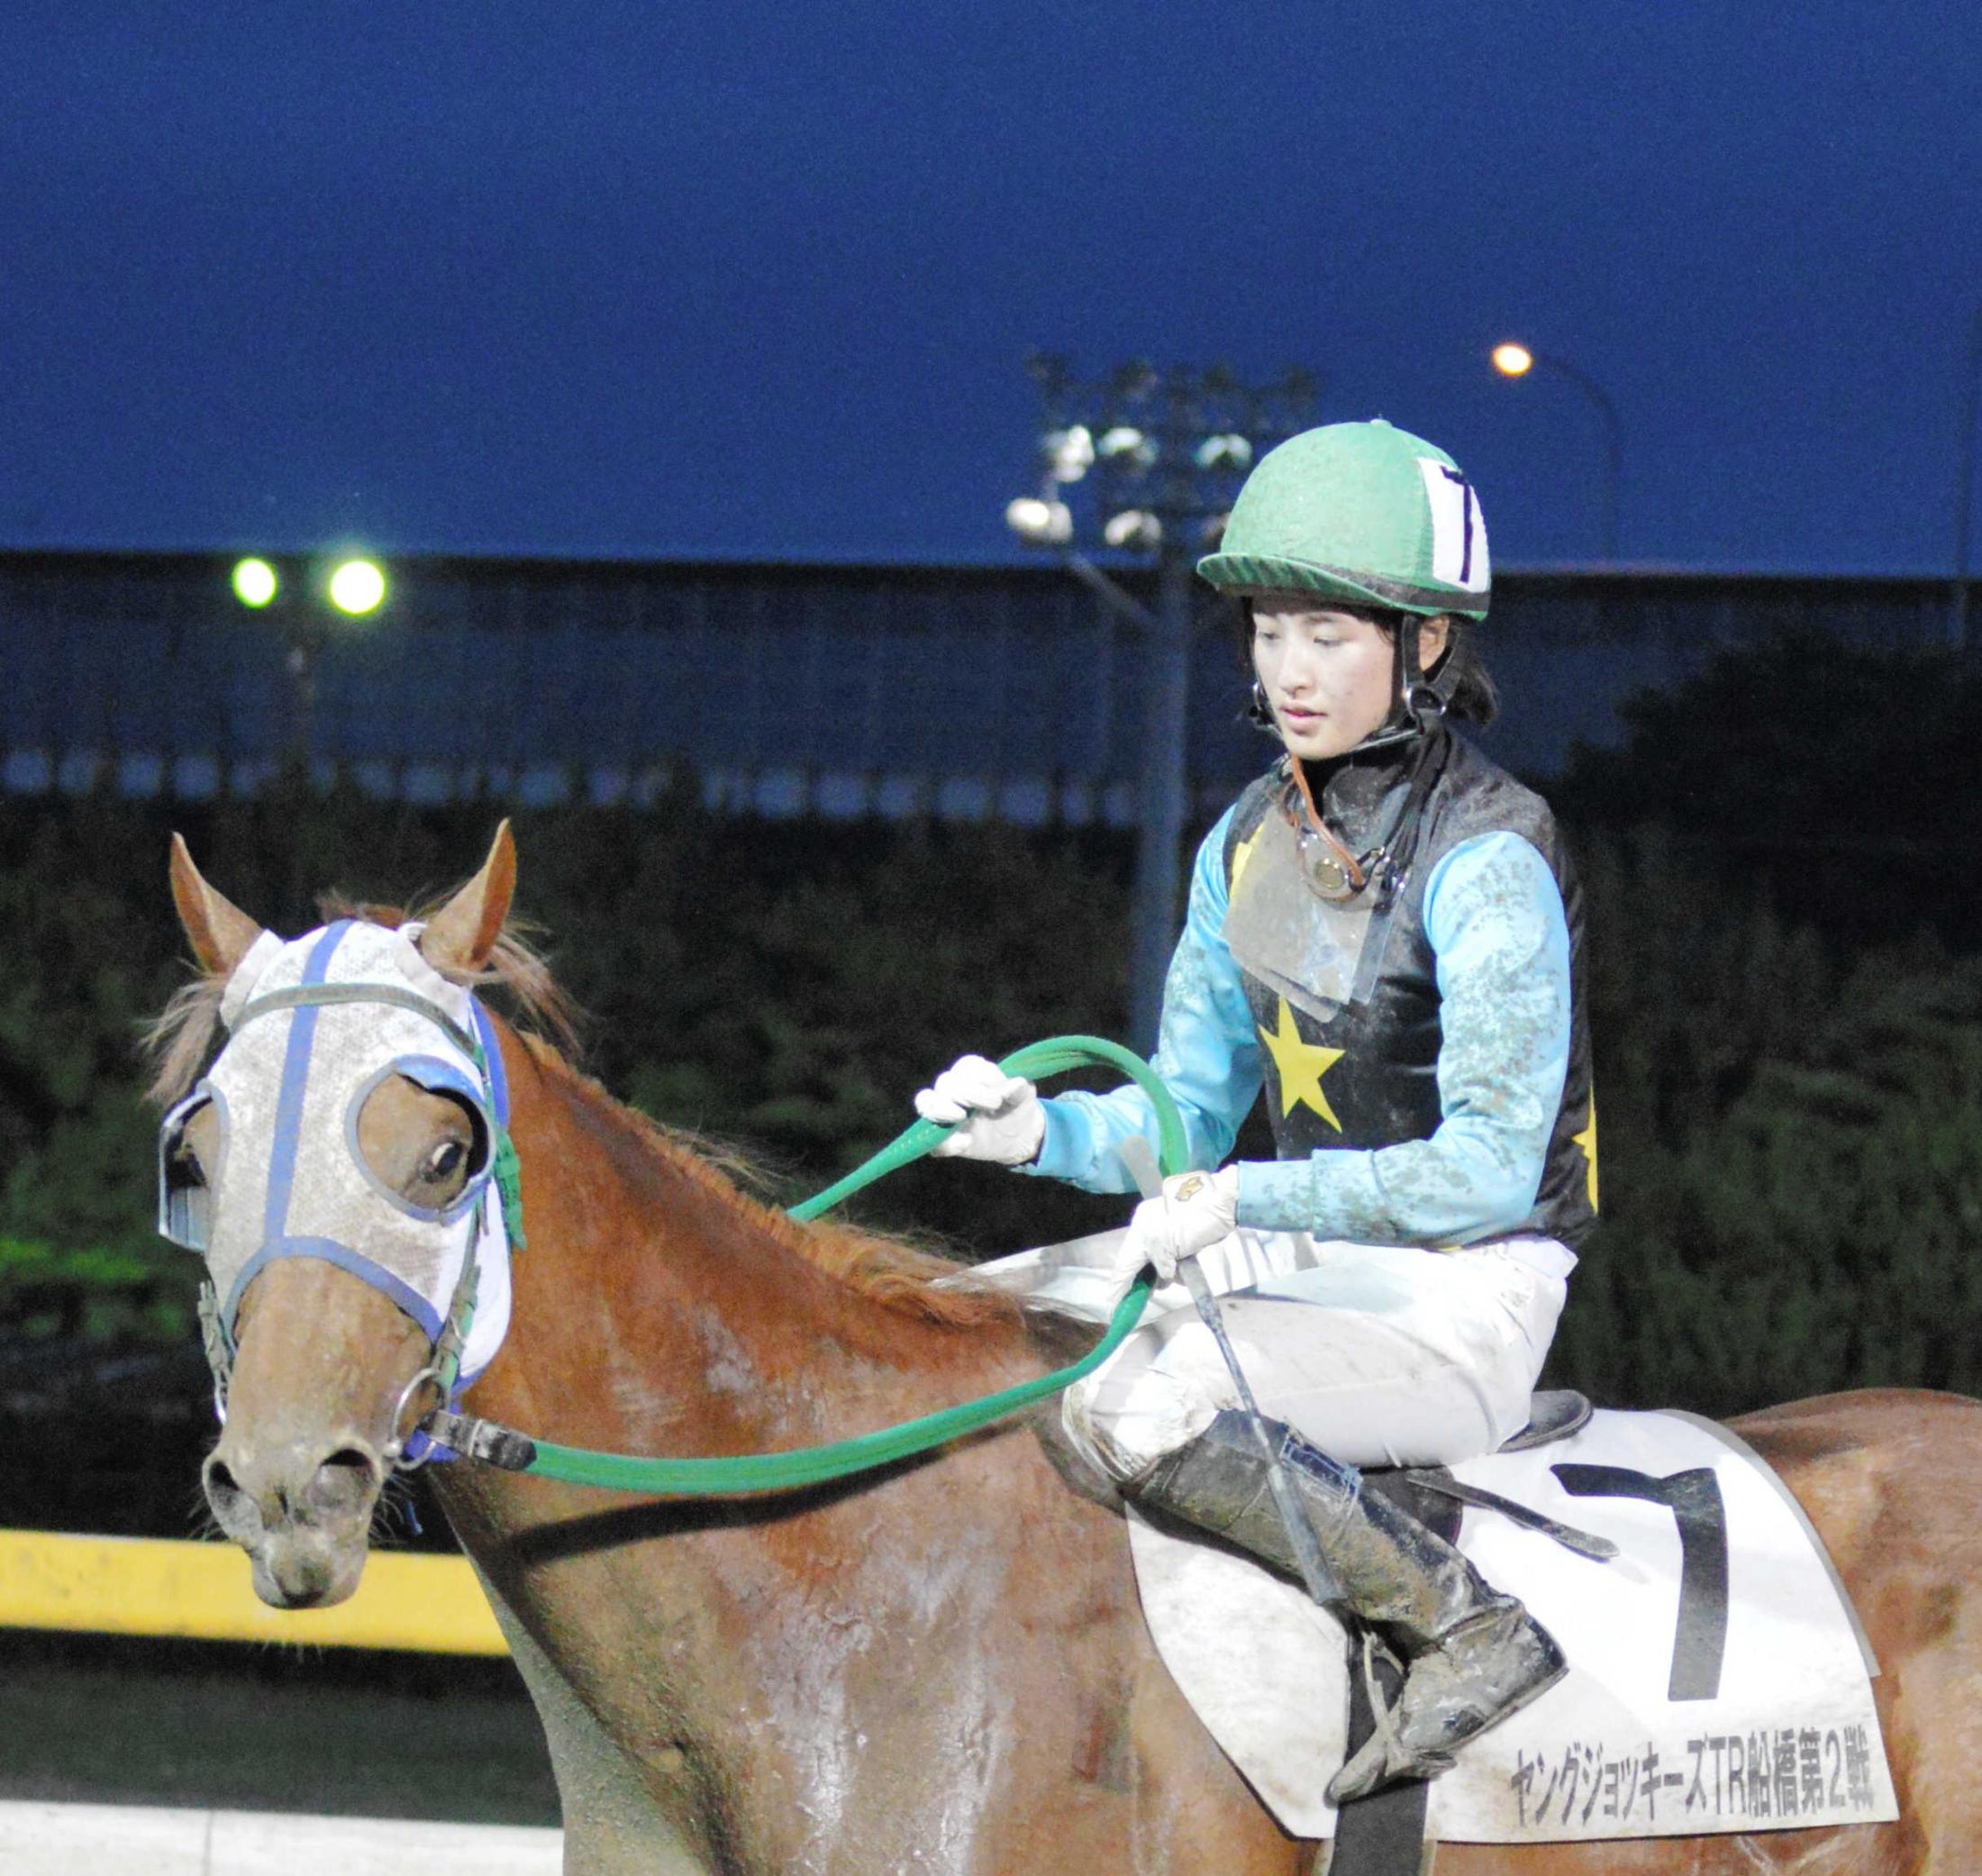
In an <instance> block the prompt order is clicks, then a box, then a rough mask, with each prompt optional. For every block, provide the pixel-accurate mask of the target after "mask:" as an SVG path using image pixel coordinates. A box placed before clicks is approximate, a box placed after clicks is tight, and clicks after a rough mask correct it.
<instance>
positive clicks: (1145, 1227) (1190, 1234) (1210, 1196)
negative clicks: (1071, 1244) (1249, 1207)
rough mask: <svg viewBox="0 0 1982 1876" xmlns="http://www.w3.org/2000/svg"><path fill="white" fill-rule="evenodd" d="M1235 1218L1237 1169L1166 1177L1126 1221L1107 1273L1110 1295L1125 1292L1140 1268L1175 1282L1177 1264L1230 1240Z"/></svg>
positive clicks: (1227, 1168) (1164, 1280) (1159, 1278)
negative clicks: (1109, 1280) (1112, 1288)
mask: <svg viewBox="0 0 1982 1876" xmlns="http://www.w3.org/2000/svg"><path fill="white" fill-rule="evenodd" d="M1238 1216H1239V1169H1238V1168H1237V1167H1236V1166H1227V1167H1225V1168H1224V1169H1223V1170H1222V1171H1218V1172H1180V1173H1178V1174H1177V1176H1176V1177H1175V1178H1173V1179H1165V1180H1164V1181H1163V1189H1162V1190H1161V1191H1160V1192H1159V1193H1158V1194H1157V1196H1156V1197H1155V1198H1145V1199H1144V1200H1143V1201H1142V1203H1141V1205H1139V1206H1137V1207H1136V1208H1135V1216H1133V1217H1132V1218H1131V1219H1130V1220H1129V1229H1128V1231H1127V1232H1126V1233H1125V1234H1124V1235H1123V1240H1122V1245H1121V1248H1120V1249H1119V1250H1118V1251H1116V1252H1115V1261H1114V1270H1112V1271H1111V1272H1110V1276H1111V1277H1112V1279H1113V1280H1114V1294H1115V1296H1116V1297H1117V1298H1121V1297H1123V1296H1126V1295H1127V1294H1128V1290H1129V1286H1130V1285H1131V1284H1132V1283H1133V1282H1134V1281H1135V1280H1136V1278H1137V1276H1138V1275H1139V1274H1140V1273H1141V1270H1142V1267H1143V1265H1145V1264H1148V1265H1150V1267H1151V1268H1152V1269H1154V1270H1155V1271H1156V1276H1157V1280H1158V1281H1159V1283H1171V1282H1174V1281H1175V1280H1176V1278H1177V1265H1178V1264H1180V1263H1182V1262H1183V1261H1184V1260H1185V1259H1186V1257H1196V1255H1197V1253H1198V1252H1200V1251H1208V1250H1209V1249H1210V1248H1211V1247H1212V1246H1213V1245H1214V1244H1215V1243H1218V1241H1219V1240H1220V1239H1221V1238H1225V1237H1229V1236H1231V1234H1232V1230H1233V1228H1234V1226H1235V1225H1236V1224H1237V1222H1238Z"/></svg>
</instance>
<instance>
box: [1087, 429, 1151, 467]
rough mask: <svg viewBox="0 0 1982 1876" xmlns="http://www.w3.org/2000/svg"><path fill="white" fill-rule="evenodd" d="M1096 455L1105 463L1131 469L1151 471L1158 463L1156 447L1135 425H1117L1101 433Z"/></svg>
mask: <svg viewBox="0 0 1982 1876" xmlns="http://www.w3.org/2000/svg"><path fill="white" fill-rule="evenodd" d="M1095 453H1096V455H1097V456H1099V457H1100V458H1101V460H1102V461H1104V462H1118V463H1121V464H1122V465H1123V467H1124V468H1127V469H1151V468H1153V467H1154V466H1155V463H1156V455H1157V451H1156V445H1155V444H1154V443H1153V442H1150V439H1149V437H1147V436H1146V435H1145V434H1144V433H1142V432H1141V431H1140V430H1138V429H1137V428H1136V427H1135V425H1134V424H1133V423H1117V424H1115V425H1114V427H1113V428H1112V429H1109V430H1105V431H1103V432H1102V433H1101V441H1100V442H1098V443H1096V445H1095Z"/></svg>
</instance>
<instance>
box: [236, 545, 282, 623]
mask: <svg viewBox="0 0 1982 1876" xmlns="http://www.w3.org/2000/svg"><path fill="white" fill-rule="evenodd" d="M281 584H282V583H281V582H280V581H279V580H278V579H277V578H276V569H274V568H273V567H271V566H270V565H269V564H268V561H266V560H261V559H259V558H258V557H257V556H255V555H253V554H250V555H249V556H248V558H247V559H246V560H236V561H235V562H234V576H233V587H234V597H235V598H236V599H238V600H240V601H241V604H242V605H243V606H252V607H253V608H254V609H255V610H256V611H257V612H259V611H260V609H261V608H262V607H263V606H267V605H268V602H269V601H270V600H271V599H273V598H274V597H275V596H276V595H277V592H279V591H280V590H281Z"/></svg>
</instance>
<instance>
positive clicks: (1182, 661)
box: [1005, 353, 1317, 1052]
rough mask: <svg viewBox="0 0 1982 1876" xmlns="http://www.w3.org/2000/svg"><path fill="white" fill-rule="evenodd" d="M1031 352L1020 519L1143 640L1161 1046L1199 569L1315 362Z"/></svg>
mask: <svg viewBox="0 0 1982 1876" xmlns="http://www.w3.org/2000/svg"><path fill="white" fill-rule="evenodd" d="M1027 364H1028V369H1030V371H1031V372H1032V379H1033V382H1034V383H1035V384H1036V385H1037V386H1038V387H1039V392H1040V401H1041V408H1042V414H1043V423H1042V424H1041V436H1040V462H1041V484H1040V491H1039V493H1038V494H1037V495H1032V496H1020V497H1019V498H1018V500H1016V501H1014V502H1013V503H1012V504H1011V505H1010V506H1009V507H1008V508H1007V509H1006V510H1005V521H1006V523H1007V524H1008V525H1009V526H1010V527H1011V529H1012V531H1013V532H1014V533H1015V534H1017V535H1018V536H1019V537H1020V539H1021V540H1023V541H1025V542H1029V543H1031V544H1032V545H1033V546H1036V547H1042V548H1047V549H1050V550H1051V551H1053V552H1055V553H1056V554H1057V555H1058V556H1059V560H1060V563H1061V564H1062V565H1063V566H1064V567H1065V568H1066V569H1068V572H1069V573H1071V574H1072V575H1073V576H1074V577H1075V578H1077V579H1078V580H1079V581H1080V582H1081V584H1082V585H1083V586H1085V587H1087V588H1088V590H1089V591H1091V592H1092V593H1094V594H1095V595H1096V597H1097V598H1099V599H1100V601H1101V602H1102V604H1103V605H1104V606H1105V607H1106V608H1107V610H1108V611H1109V612H1110V613H1111V614H1112V615H1114V617H1115V618H1116V619H1117V620H1119V621H1121V622H1122V623H1123V624H1125V625H1126V626H1127V627H1128V628H1129V630H1130V631H1131V632H1132V633H1134V634H1135V635H1136V636H1137V638H1138V639H1139V641H1140V642H1141V654H1142V662H1143V668H1144V669H1143V678H1144V690H1143V710H1142V723H1141V749H1140V751H1139V752H1138V753H1139V764H1138V771H1137V800H1136V828H1137V842H1136V867H1135V891H1134V898H1133V904H1132V908H1131V914H1130V916H1131V923H1132V954H1131V961H1130V1015H1129V1032H1130V1040H1131V1041H1132V1043H1133V1044H1134V1045H1135V1046H1136V1047H1137V1048H1139V1049H1141V1050H1142V1051H1144V1052H1149V1051H1150V1050H1151V1049H1153V1048H1154V1047H1155V1045H1156V1034H1157V1025H1158V1019H1159V1015H1160V1014H1161V1011H1162V1005H1163V979H1164V976H1165V973H1166V972H1167V970H1168V965H1169V954H1170V951H1171V948H1172V946H1173V945H1174V944H1175V943H1176V936H1177V875H1178V865H1177V861H1178V848H1179V846H1180V845H1181V843H1182V841H1183V835H1184V817H1185V806H1186V803H1185V792H1186V773H1187V762H1186V753H1187V752H1186V748H1185V735H1186V722H1187V714H1188V708H1189V703H1190V644H1191V635H1192V629H1193V623H1194V621H1193V607H1192V604H1191V569H1192V567H1193V565H1194V564H1195V562H1196V557H1197V555H1198V553H1199V552H1200V551H1208V550H1209V548H1210V547H1211V546H1212V545H1213V544H1214V543H1215V542H1216V541H1217V539H1218V537H1219V535H1220V534H1222V533H1223V530H1224V518H1225V516H1226V515H1227V514H1228V513H1229V512H1230V511H1231V508H1232V500H1233V497H1234V496H1236V495H1237V494H1238V491H1239V485H1240V484H1241V482H1242V481H1243V480H1244V479H1245V476H1246V472H1247V470H1248V469H1250V468H1251V466H1252V462H1253V459H1254V457H1255V455H1256V454H1259V453H1261V452H1263V451H1265V450H1267V449H1269V448H1270V447H1271V446H1272V445H1273V444H1274V443H1276V442H1280V441H1281V440H1282V439H1283V438H1285V437H1287V436H1290V435H1292V434H1293V433H1294V432H1295V431H1296V430H1297V429H1300V428H1301V427H1302V425H1303V423H1305V420H1306V418H1307V415H1308V414H1309V413H1310V412H1311V411H1312V409H1313V407H1314V397H1315V393H1316V390H1317V386H1316V383H1315V380H1314V378H1313V377H1311V376H1310V375H1309V374H1308V373H1307V372H1305V371H1302V370H1299V369H1294V370H1289V371H1287V372H1286V374H1285V375H1284V376H1283V377H1282V378H1281V379H1280V380H1279V381H1277V383H1273V384H1268V385H1248V384H1244V383H1241V380H1240V379H1239V378H1237V377H1236V376H1235V375H1234V374H1233V373H1232V371H1230V370H1229V369H1226V368H1224V367H1223V366H1217V365H1214V366H1211V367H1209V368H1207V369H1205V370H1204V371H1201V372H1200V371H1193V370H1187V369H1176V370H1171V371H1161V372H1159V371H1158V370H1156V369H1154V368H1153V367H1151V366H1150V365H1148V364H1145V363H1142V362H1141V361H1140V360H1138V361H1135V362H1132V363H1130V364H1127V365H1124V366H1123V367H1122V368H1121V369H1118V370H1116V371H1114V373H1112V374H1111V375H1110V376H1108V377H1107V378H1103V379H1098V380H1093V381H1087V382H1083V381H1081V380H1079V379H1077V378H1075V377H1074V376H1073V375H1072V374H1071V373H1070V372H1069V370H1068V367H1067V363H1066V360H1063V359H1060V358H1057V357H1053V356H1051V355H1049V354H1043V353H1035V354H1034V355H1033V357H1032V359H1031V360H1028V361H1027ZM1090 548H1100V549H1104V550H1105V551H1109V552H1111V553H1114V554H1117V555H1120V556H1121V557H1122V558H1123V560H1125V561H1127V562H1128V563H1129V564H1131V565H1141V566H1144V567H1148V566H1150V565H1152V564H1153V566H1154V569H1155V571H1156V606H1155V609H1154V610H1153V611H1152V610H1151V609H1150V607H1148V606H1144V605H1142V604H1141V601H1140V600H1138V599H1136V598H1135V597H1134V596H1133V595H1132V594H1130V593H1129V592H1127V591H1125V590H1124V589H1123V587H1122V586H1121V585H1120V584H1119V583H1118V582H1117V581H1116V580H1114V578H1111V577H1110V576H1109V574H1108V573H1107V572H1105V570H1104V569H1102V568H1101V567H1100V566H1098V565H1097V564H1096V562H1095V560H1093V559H1092V558H1091V557H1090V554H1089V552H1088V551H1087V550H1088V549H1090Z"/></svg>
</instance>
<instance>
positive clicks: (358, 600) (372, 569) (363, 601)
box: [331, 560, 386, 615]
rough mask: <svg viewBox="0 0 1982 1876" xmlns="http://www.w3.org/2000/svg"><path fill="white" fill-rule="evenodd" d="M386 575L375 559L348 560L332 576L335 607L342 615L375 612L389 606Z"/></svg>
mask: <svg viewBox="0 0 1982 1876" xmlns="http://www.w3.org/2000/svg"><path fill="white" fill-rule="evenodd" d="M385 598H386V576H385V574H384V573H382V572H381V571H380V570H379V569H378V566H377V563H376V562H375V561H372V560H346V561H344V562H343V564H342V565H341V566H340V567H339V568H338V569H337V571H336V572H334V573H333V574H332V575H331V604H332V606H335V607H336V608H337V609H338V611H339V612H341V613H350V614H353V615H362V614H364V613H375V612H377V610H378V608H379V606H382V605H383V604H384V603H385Z"/></svg>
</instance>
